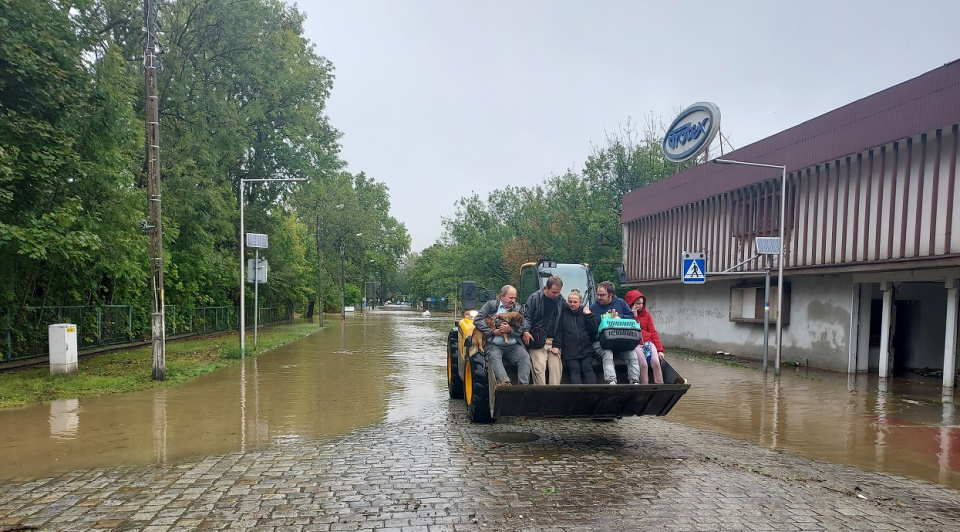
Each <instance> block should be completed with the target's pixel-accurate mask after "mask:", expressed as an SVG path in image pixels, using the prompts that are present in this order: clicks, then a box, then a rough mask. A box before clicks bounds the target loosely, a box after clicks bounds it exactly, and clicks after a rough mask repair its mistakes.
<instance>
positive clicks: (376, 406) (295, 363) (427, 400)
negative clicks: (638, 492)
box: [0, 311, 960, 489]
mask: <svg viewBox="0 0 960 532" xmlns="http://www.w3.org/2000/svg"><path fill="white" fill-rule="evenodd" d="M327 323H328V326H327V328H326V329H324V330H323V331H320V332H318V333H317V334H314V335H312V336H309V337H307V338H304V339H303V340H300V341H298V342H295V343H293V344H290V345H287V346H284V347H282V348H279V349H276V350H274V351H271V352H269V353H266V354H264V355H261V356H259V357H255V358H248V359H247V360H246V361H245V362H244V363H243V364H239V365H236V366H233V367H230V368H227V369H224V370H222V371H220V372H217V373H215V374H212V375H206V376H204V377H202V378H200V379H198V380H196V381H194V382H191V383H189V384H186V385H183V386H180V387H177V388H174V389H168V390H159V391H148V392H141V393H135V394H127V395H114V396H108V397H97V398H84V399H68V400H62V401H54V402H53V403H50V404H45V405H39V406H34V407H28V408H20V409H12V410H5V411H0V480H4V479H12V478H19V479H29V478H40V477H44V476H49V475H53V474H57V473H62V472H66V471H71V470H74V469H80V468H90V467H109V466H114V465H120V464H158V465H166V464H174V463H177V462H181V461H184V460H189V459H201V458H203V457H206V456H210V455H217V454H223V453H229V452H235V451H242V450H249V449H254V448H258V447H263V446H266V445H268V444H271V443H282V442H289V441H296V440H300V439H302V440H312V439H322V438H327V437H330V436H335V435H338V434H343V433H346V432H349V431H350V430H352V429H354V428H357V427H362V426H366V425H370V424H375V423H380V422H383V421H398V420H403V419H408V418H412V417H414V416H417V415H418V412H420V411H421V410H423V409H424V408H433V407H435V406H434V405H435V404H436V402H437V400H438V399H443V398H445V397H446V395H447V390H446V381H445V379H446V366H445V361H444V356H443V355H444V353H445V338H446V333H447V331H448V330H449V329H450V328H451V327H452V326H453V319H452V318H451V317H449V316H446V317H432V318H423V317H421V316H420V315H419V314H417V313H413V312H384V311H380V312H370V313H367V314H366V315H365V316H364V315H357V316H348V318H347V320H346V322H345V323H343V324H341V323H339V321H338V320H336V319H329V320H328V321H327ZM668 353H669V349H668ZM670 361H671V363H672V364H673V365H674V367H676V368H677V370H678V371H679V372H680V373H681V374H682V375H683V376H684V377H686V378H687V380H688V381H689V382H690V383H691V384H692V387H691V388H690V390H689V391H688V392H687V394H686V395H685V396H684V397H683V398H682V399H681V400H680V401H679V403H677V406H676V407H674V409H673V411H672V412H671V413H670V414H669V415H668V416H669V418H670V419H672V420H674V421H678V422H681V423H685V424H689V425H693V426H696V427H700V428H704V429H707V430H711V431H716V432H722V433H725V434H728V435H730V436H733V437H736V438H740V439H743V440H748V441H752V442H755V443H758V444H760V445H763V446H766V447H770V448H776V449H783V450H787V451H790V452H795V453H798V454H802V455H805V456H808V457H810V458H815V459H820V460H825V461H831V462H838V463H844V464H849V465H855V466H858V467H862V468H865V469H869V470H876V471H884V472H889V473H895V474H901V475H905V476H910V477H914V478H920V479H923V480H927V481H930V482H934V483H938V484H941V485H943V486H947V487H950V488H954V489H960V415H958V413H957V411H956V410H955V408H954V402H953V401H954V399H955V398H956V395H955V394H954V393H950V394H948V395H946V396H944V395H942V390H941V388H940V385H939V380H936V379H925V380H921V379H914V380H900V379H895V380H889V381H886V382H878V380H877V378H876V377H868V376H863V375H861V376H853V377H850V378H848V377H847V376H846V375H838V374H832V373H824V372H815V371H809V370H794V369H789V370H788V369H784V370H783V373H782V375H781V376H780V377H779V378H774V377H773V373H772V370H771V372H770V373H768V374H766V375H765V374H764V373H762V372H761V371H759V370H756V369H752V368H740V367H731V366H727V365H723V364H719V363H717V362H713V361H708V360H702V359H698V358H682V357H681V358H676V359H675V358H672V357H671V358H670ZM80 363H81V364H82V363H83V361H82V360H81V361H80ZM464 419H466V414H464ZM643 421H644V420H643V419H641V418H630V419H624V420H621V421H620V422H621V423H643ZM571 422H576V421H571Z"/></svg>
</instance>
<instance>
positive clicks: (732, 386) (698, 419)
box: [669, 359, 960, 488]
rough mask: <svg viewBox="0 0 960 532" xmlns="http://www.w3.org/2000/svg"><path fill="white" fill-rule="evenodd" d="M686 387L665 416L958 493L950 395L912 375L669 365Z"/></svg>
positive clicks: (957, 436) (958, 443)
mask: <svg viewBox="0 0 960 532" xmlns="http://www.w3.org/2000/svg"><path fill="white" fill-rule="evenodd" d="M671 363H672V364H674V366H675V367H676V368H677V370H678V371H679V372H680V373H681V374H682V375H683V376H684V377H686V378H687V379H688V380H689V381H690V382H691V383H693V386H692V387H691V388H690V390H689V391H688V392H687V394H686V395H685V396H684V397H683V399H681V400H680V402H679V403H677V406H676V407H674V409H673V410H672V411H671V413H670V414H669V416H670V417H671V418H672V419H674V420H676V421H680V422H683V423H686V424H690V425H694V426H697V427H700V428H705V429H709V430H712V431H717V432H721V433H725V434H728V435H731V436H734V437H737V438H741V439H746V440H749V441H755V442H757V443H759V444H761V445H764V446H767V447H770V448H774V449H787V450H790V451H792V452H797V453H799V454H802V455H806V456H809V457H811V458H817V459H821V460H827V461H831V462H837V463H844V464H849V465H854V466H857V467H862V468H865V469H871V470H876V471H884V472H889V473H895V474H901V475H905V476H910V477H914V478H921V479H924V480H928V481H931V482H937V483H939V484H942V485H945V486H949V487H952V488H960V457H958V456H957V453H956V452H951V450H954V451H955V450H956V449H958V448H960V426H958V415H957V412H956V411H955V409H954V405H953V399H954V397H955V392H954V391H952V390H950V393H949V394H948V395H944V394H943V390H942V389H941V387H940V383H939V382H934V380H932V379H930V380H923V379H919V378H898V379H890V380H880V379H878V378H877V377H875V376H872V375H850V376H848V375H841V374H833V373H827V372H818V371H814V370H802V369H801V370H796V371H787V370H784V371H783V372H782V374H781V377H780V378H776V377H773V376H771V375H769V374H764V373H763V372H762V371H757V370H754V369H749V368H737V367H730V366H725V365H722V364H717V363H712V362H705V361H702V360H697V359H677V360H673V359H671Z"/></svg>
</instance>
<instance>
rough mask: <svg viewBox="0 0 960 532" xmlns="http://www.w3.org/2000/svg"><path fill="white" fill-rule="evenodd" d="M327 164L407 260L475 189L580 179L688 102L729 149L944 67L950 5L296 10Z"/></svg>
mask: <svg viewBox="0 0 960 532" xmlns="http://www.w3.org/2000/svg"><path fill="white" fill-rule="evenodd" d="M298 7H299V9H301V10H302V11H304V12H305V13H306V14H307V20H306V26H305V27H306V36H307V38H309V39H310V40H311V41H313V42H314V43H315V44H316V52H317V53H318V54H319V55H322V56H325V57H327V58H328V59H329V60H330V61H332V62H333V65H334V67H335V72H334V74H335V76H336V81H335V82H334V88H333V95H332V97H331V98H330V100H329V102H328V108H327V112H328V115H329V116H330V120H331V123H332V125H333V126H334V127H335V128H337V129H338V130H340V131H341V132H342V133H343V138H342V144H343V153H342V157H343V158H344V159H345V160H346V161H347V162H348V164H349V168H348V169H349V170H350V171H351V172H354V173H357V172H361V171H363V172H366V174H367V176H368V177H371V178H373V179H375V180H377V181H379V182H382V183H385V184H386V185H387V187H389V189H390V196H391V203H392V207H391V211H392V212H391V214H392V215H393V216H394V217H396V218H397V219H398V220H400V221H402V222H403V223H404V224H406V226H407V229H408V230H409V232H410V235H411V238H412V240H413V242H412V250H413V251H420V250H422V249H423V248H426V247H428V246H430V245H432V244H433V243H434V242H435V241H436V239H437V238H439V236H440V235H441V233H442V231H443V228H442V225H441V218H442V217H448V218H449V217H451V216H453V214H454V213H455V212H456V210H455V208H454V203H455V202H456V201H457V200H458V199H459V198H461V197H464V196H467V195H469V194H470V193H471V192H477V193H478V194H480V197H481V198H482V199H486V197H487V194H488V193H489V192H491V191H492V190H495V189H502V188H504V187H506V186H507V185H516V186H533V185H536V184H538V183H540V182H542V181H543V179H545V178H547V177H549V176H551V175H557V174H562V173H563V172H565V171H566V170H567V169H568V168H573V169H575V170H580V169H581V168H582V164H583V162H584V160H585V159H586V157H587V156H588V155H589V154H590V151H591V146H593V145H596V146H605V145H606V140H605V138H606V134H607V132H613V131H616V130H618V129H619V128H620V127H621V126H622V125H625V124H626V123H627V121H628V120H630V121H632V122H633V123H634V124H635V125H636V126H637V127H638V128H639V129H641V130H642V128H643V125H644V121H645V118H646V117H647V116H648V115H650V114H651V113H652V114H653V116H655V117H658V118H660V119H662V120H663V122H665V123H667V124H669V123H670V122H671V121H672V120H673V118H674V116H673V115H674V111H675V110H676V109H678V108H681V107H686V106H687V105H690V104H692V103H694V102H698V101H710V102H713V103H715V104H717V105H718V106H719V107H720V111H721V115H722V126H721V129H722V130H723V134H724V135H725V136H726V137H727V138H728V139H729V140H730V142H731V143H732V144H733V146H734V147H735V148H741V147H743V146H746V145H747V144H750V143H752V142H755V141H757V140H760V139H762V138H765V137H767V136H770V135H773V134H775V133H777V132H779V131H782V130H784V129H787V128H789V127H792V126H794V125H797V124H799V123H801V122H804V121H806V120H809V119H811V118H814V117H816V116H819V115H821V114H823V113H826V112H828V111H830V110H833V109H836V108H837V107H840V106H842V105H845V104H847V103H850V102H852V101H854V100H857V99H860V98H863V97H865V96H868V95H870V94H873V93H875V92H878V91H880V90H883V89H885V88H887V87H890V86H892V85H895V84H897V83H900V82H903V81H906V80H908V79H911V78H914V77H916V76H918V75H920V74H923V73H924V72H927V71H929V70H932V69H934V68H937V67H939V66H942V65H943V64H945V63H948V62H950V61H952V60H955V59H958V58H960V1H956V0H927V1H925V2H904V1H902V0H899V1H891V0H826V1H824V0H803V1H789V2H788V1H777V0H766V1H762V0H758V1H747V0H736V1H732V0H719V1H712V2H706V1H696V0H694V1H687V2H664V1H640V0H633V1H630V0H593V1H587V0H584V1H572V0H563V1H559V0H558V1H544V0H514V1H501V0H494V1H490V0H487V1H482V2H481V1H473V2H466V1H458V0H362V1H359V0H301V2H300V3H299V5H298Z"/></svg>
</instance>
